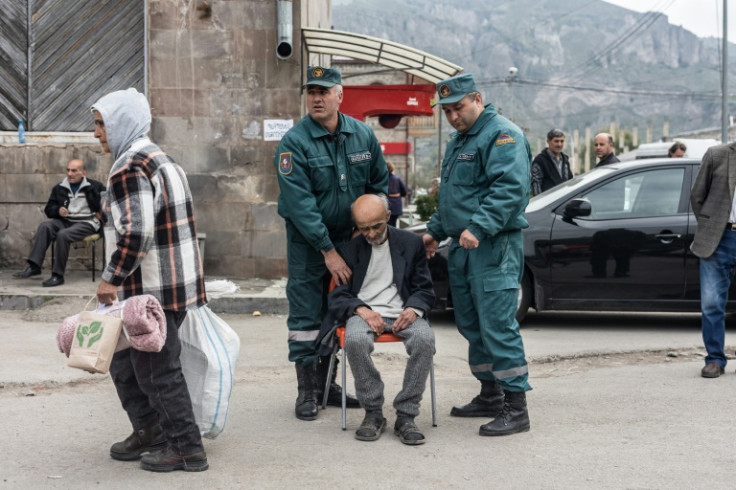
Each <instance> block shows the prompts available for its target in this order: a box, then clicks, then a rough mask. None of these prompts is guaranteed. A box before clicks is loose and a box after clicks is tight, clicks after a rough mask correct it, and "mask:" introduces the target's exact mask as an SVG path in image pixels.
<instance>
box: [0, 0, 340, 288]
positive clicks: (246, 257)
mask: <svg viewBox="0 0 736 490" xmlns="http://www.w3.org/2000/svg"><path fill="white" fill-rule="evenodd" d="M147 4H148V38H147V40H148V52H147V56H148V72H147V80H148V82H147V83H148V99H149V101H150V103H151V110H152V113H153V124H152V130H151V136H152V139H153V140H154V141H155V142H157V143H158V144H159V145H161V146H162V148H164V150H166V151H167V152H168V153H170V154H171V155H172V157H173V158H174V159H175V160H176V161H177V162H178V163H179V164H180V165H181V166H182V167H183V168H184V170H185V171H186V173H187V175H188V178H189V183H190V186H191V188H192V192H193V194H194V200H195V215H196V219H197V228H198V231H199V232H200V233H205V234H206V242H205V243H206V247H205V257H204V265H205V273H206V274H207V276H209V277H212V276H217V277H241V278H242V277H261V278H278V277H283V276H286V260H285V256H286V246H285V233H284V225H283V220H282V219H281V218H280V217H279V216H278V214H277V209H276V199H277V196H278V184H277V180H276V174H275V170H274V166H273V155H274V152H275V149H276V146H277V142H266V141H264V134H263V127H264V126H263V124H264V120H267V119H293V120H294V122H296V121H298V119H299V118H300V117H301V113H302V105H301V98H300V90H299V84H300V82H301V69H302V67H301V62H302V56H301V53H300V46H301V42H300V41H301V40H300V29H299V27H300V26H301V25H302V21H301V19H302V16H303V13H304V12H308V13H309V15H308V16H306V15H305V18H306V17H309V22H310V23H311V24H312V25H318V26H320V27H325V26H329V25H330V19H329V16H330V11H331V2H330V1H329V0H327V1H325V0H322V1H317V0H294V1H293V13H292V15H293V19H292V20H293V25H294V31H293V36H294V37H293V47H294V54H293V55H292V57H291V58H289V59H287V60H280V59H278V58H277V57H276V53H275V50H276V44H277V18H276V17H277V2H276V0H229V1H228V0H218V1H216V2H213V1H204V0H188V1H182V0H148V2H147ZM30 139H31V138H30V137H29V140H30ZM72 157H81V158H83V159H84V160H85V161H86V162H87V164H88V166H89V175H90V176H91V177H93V178H97V179H99V180H103V181H104V180H105V179H106V176H107V172H108V170H109V168H110V166H111V165H112V159H111V157H110V156H109V155H105V154H103V153H102V152H101V150H100V149H99V145H96V144H89V145H78V144H74V145H72V144H66V145H65V144H60V145H54V146H48V145H43V144H39V145H35V144H29V145H5V144H2V143H0V189H1V191H0V267H16V268H21V267H22V266H23V260H24V258H25V256H26V255H27V253H28V249H29V247H30V243H32V240H33V238H34V236H35V230H36V227H37V226H38V223H39V222H40V221H42V220H43V219H45V216H44V215H43V207H44V206H45V203H46V200H47V199H48V194H49V192H50V190H51V187H52V186H53V185H54V184H56V183H58V182H59V181H61V179H63V178H64V168H65V167H64V165H65V164H66V162H67V161H68V160H69V159H71V158H72ZM78 265H79V264H76V263H75V262H73V261H70V264H69V266H70V267H77V266H78ZM79 266H83V265H79Z"/></svg>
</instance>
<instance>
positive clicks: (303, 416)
mask: <svg viewBox="0 0 736 490" xmlns="http://www.w3.org/2000/svg"><path fill="white" fill-rule="evenodd" d="M316 364H317V363H316V362H313V363H312V364H309V365H304V364H294V366H295V367H296V382H297V386H298V390H299V394H298V395H297V397H296V403H295V404H294V414H295V415H296V418H298V419H299V420H314V419H316V418H317V371H316Z"/></svg>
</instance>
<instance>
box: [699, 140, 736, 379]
mask: <svg viewBox="0 0 736 490" xmlns="http://www.w3.org/2000/svg"><path fill="white" fill-rule="evenodd" d="M735 188H736V143H731V144H724V145H718V146H713V147H711V148H709V149H708V151H706V152H705V155H704V156H703V162H702V164H701V166H700V171H699V172H698V176H697V178H696V179H695V184H694V185H693V190H692V193H691V195H690V202H691V204H692V206H693V211H694V212H695V217H696V218H697V220H698V230H697V231H696V232H695V239H694V240H693V243H692V245H690V250H692V252H693V253H694V254H695V255H697V256H698V257H700V303H701V324H702V328H703V343H704V344H705V349H706V350H707V351H708V355H707V356H706V358H705V367H703V369H702V371H701V372H700V374H701V376H703V377H704V378H717V377H718V376H720V375H721V374H723V371H724V368H725V367H726V354H725V353H724V343H725V337H726V334H725V332H726V323H725V319H726V303H727V301H728V288H729V286H730V283H731V270H732V268H733V267H736V225H735V223H736V206H734V189H735Z"/></svg>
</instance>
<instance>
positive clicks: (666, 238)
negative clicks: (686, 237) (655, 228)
mask: <svg viewBox="0 0 736 490" xmlns="http://www.w3.org/2000/svg"><path fill="white" fill-rule="evenodd" d="M654 236H655V238H659V241H661V242H662V243H664V244H668V243H672V242H674V241H675V240H677V239H678V238H682V235H680V234H679V233H660V234H658V235H654Z"/></svg>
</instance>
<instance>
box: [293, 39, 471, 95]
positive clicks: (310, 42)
mask: <svg viewBox="0 0 736 490" xmlns="http://www.w3.org/2000/svg"><path fill="white" fill-rule="evenodd" d="M302 42H303V43H304V45H305V46H306V48H307V51H308V52H309V53H321V54H330V55H336V56H345V57H348V58H353V59H356V60H362V61H368V62H371V63H376V64H379V65H382V66H386V67H389V68H394V69H396V70H400V71H403V72H406V73H410V74H412V75H415V76H417V77H419V78H422V79H424V80H426V81H428V82H432V83H437V82H439V81H441V80H444V79H446V78H450V77H452V76H455V75H457V74H458V73H460V72H461V71H463V68H462V67H461V66H458V65H456V64H454V63H450V62H449V61H447V60H443V59H442V58H438V57H437V56H433V55H431V54H429V53H425V52H424V51H420V50H418V49H414V48H410V47H408V46H404V45H403V44H398V43H394V42H391V41H386V40H385V39H379V38H377V37H371V36H364V35H362V34H356V33H354V32H345V31H333V30H328V29H315V28H311V27H305V28H302Z"/></svg>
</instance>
